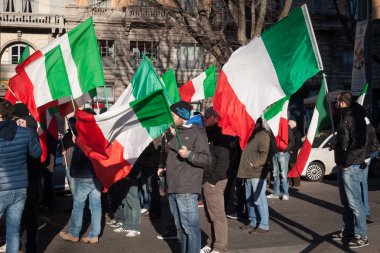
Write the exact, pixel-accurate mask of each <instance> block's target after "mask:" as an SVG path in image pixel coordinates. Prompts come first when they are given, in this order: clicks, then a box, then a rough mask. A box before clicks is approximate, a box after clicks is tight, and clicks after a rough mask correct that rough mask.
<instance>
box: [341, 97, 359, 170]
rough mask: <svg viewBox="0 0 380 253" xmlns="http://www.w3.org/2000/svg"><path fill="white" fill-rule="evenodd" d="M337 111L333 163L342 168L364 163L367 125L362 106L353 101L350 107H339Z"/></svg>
mask: <svg viewBox="0 0 380 253" xmlns="http://www.w3.org/2000/svg"><path fill="white" fill-rule="evenodd" d="M338 113H339V117H340V120H339V123H338V126H337V135H336V145H335V163H336V164H337V165H339V166H342V167H343V168H347V167H349V166H351V165H361V164H364V160H365V151H366V139H367V135H366V132H367V131H366V129H367V127H366V122H365V116H366V114H365V111H364V109H363V107H362V106H361V105H359V104H358V103H356V102H354V103H353V104H352V105H351V106H350V107H345V108H340V109H339V110H338Z"/></svg>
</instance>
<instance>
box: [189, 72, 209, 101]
mask: <svg viewBox="0 0 380 253" xmlns="http://www.w3.org/2000/svg"><path fill="white" fill-rule="evenodd" d="M206 78H207V75H206V73H205V72H202V73H201V74H200V75H199V76H197V77H196V78H194V79H193V80H192V83H193V86H194V90H195V93H194V95H193V97H192V98H191V101H198V100H202V99H204V98H205V92H204V87H203V82H204V80H205V79H206Z"/></svg>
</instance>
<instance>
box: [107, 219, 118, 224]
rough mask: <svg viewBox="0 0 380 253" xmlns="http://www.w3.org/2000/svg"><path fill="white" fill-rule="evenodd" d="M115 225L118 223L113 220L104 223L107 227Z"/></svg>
mask: <svg viewBox="0 0 380 253" xmlns="http://www.w3.org/2000/svg"><path fill="white" fill-rule="evenodd" d="M116 223H118V221H117V220H114V219H112V220H109V221H106V224H107V225H114V224H116Z"/></svg>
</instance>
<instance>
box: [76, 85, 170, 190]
mask: <svg viewBox="0 0 380 253" xmlns="http://www.w3.org/2000/svg"><path fill="white" fill-rule="evenodd" d="M75 116H76V117H77V123H76V129H77V131H78V138H77V140H76V143H77V145H78V146H79V147H80V148H81V149H82V150H83V152H84V153H85V154H86V156H87V157H89V158H90V159H91V161H92V164H93V165H94V169H95V173H96V175H97V177H98V179H99V180H100V182H101V183H102V185H103V187H104V191H107V190H108V189H109V188H110V187H111V185H112V184H113V183H115V182H116V181H118V180H120V179H122V178H124V177H125V176H127V175H128V173H129V172H130V171H131V169H132V166H133V165H134V163H135V162H136V160H137V158H138V157H139V156H140V154H141V153H142V152H143V151H144V149H145V148H146V147H147V146H148V145H149V143H150V142H151V141H152V140H153V139H155V138H156V137H158V136H159V135H160V134H161V133H159V132H157V131H156V127H157V126H158V127H160V126H162V125H168V124H170V123H172V122H173V118H172V114H171V111H170V109H169V105H168V103H167V100H166V98H165V96H164V94H163V90H162V89H160V90H156V91H154V92H153V93H151V94H150V95H148V96H146V97H143V98H140V99H137V100H135V101H133V102H130V103H129V104H122V105H119V106H117V107H114V106H112V107H111V108H110V110H108V111H107V112H105V113H103V114H100V115H92V114H88V113H86V112H83V111H81V110H77V111H76V113H75Z"/></svg>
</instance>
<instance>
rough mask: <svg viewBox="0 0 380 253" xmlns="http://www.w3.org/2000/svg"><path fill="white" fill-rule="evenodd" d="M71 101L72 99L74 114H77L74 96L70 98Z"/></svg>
mask: <svg viewBox="0 0 380 253" xmlns="http://www.w3.org/2000/svg"><path fill="white" fill-rule="evenodd" d="M70 99H71V105H72V106H73V110H74V113H75V102H74V98H73V95H71V96H70Z"/></svg>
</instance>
